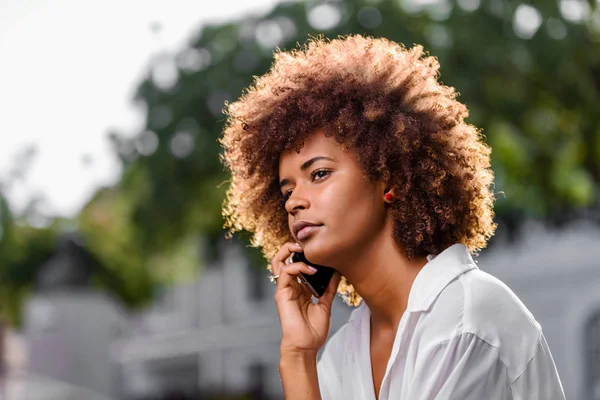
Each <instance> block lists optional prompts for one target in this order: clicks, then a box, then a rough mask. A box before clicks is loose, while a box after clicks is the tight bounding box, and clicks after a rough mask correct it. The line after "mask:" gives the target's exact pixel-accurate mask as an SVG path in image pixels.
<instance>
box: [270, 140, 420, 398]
mask: <svg viewBox="0 0 600 400" xmlns="http://www.w3.org/2000/svg"><path fill="white" fill-rule="evenodd" d="M319 156H323V157H329V158H331V159H332V160H325V159H321V160H318V161H315V162H314V163H312V164H311V165H310V166H309V167H308V168H306V169H304V170H302V169H301V166H302V164H304V163H305V162H306V161H308V160H311V159H313V158H314V157H319ZM279 177H280V182H281V183H283V185H282V186H281V191H282V195H285V196H289V197H288V198H287V201H286V203H285V210H286V212H287V213H288V222H289V227H290V231H291V232H292V234H293V235H294V233H293V229H292V226H293V224H294V223H295V222H298V221H301V220H302V221H308V222H311V223H316V224H322V226H320V227H319V228H318V230H317V232H315V233H314V234H313V235H311V236H310V237H308V238H306V239H304V240H298V238H297V237H296V236H295V235H294V238H295V239H296V242H297V243H298V244H299V245H300V246H298V245H297V244H295V243H286V244H285V245H283V246H282V247H281V249H280V250H279V252H278V253H277V255H276V256H275V257H274V258H273V260H272V261H271V266H272V268H273V272H274V274H275V275H280V277H279V279H278V280H277V290H276V293H275V303H276V305H277V310H278V314H279V319H280V323H281V329H282V340H281V360H280V374H281V377H282V382H283V386H284V392H285V394H286V399H292V398H302V399H306V398H319V394H318V381H317V377H316V367H315V364H314V362H313V361H314V360H315V359H316V354H317V351H318V350H319V349H320V348H321V347H322V346H323V345H324V344H325V342H326V339H327V335H328V333H329V322H330V318H331V304H332V302H333V299H334V297H335V293H336V289H337V285H338V283H339V274H336V275H334V279H332V282H331V283H330V285H329V288H328V289H327V292H326V293H325V295H323V296H322V297H321V298H320V299H319V301H318V303H316V304H313V303H312V300H311V296H310V293H309V292H308V290H307V289H306V288H305V287H304V286H303V285H301V284H299V283H298V282H297V281H296V277H297V276H298V275H299V273H300V272H302V273H306V274H313V273H314V272H312V271H311V270H310V269H309V268H308V266H307V265H306V264H304V263H301V262H299V263H289V260H288V259H289V257H290V255H291V254H292V252H301V251H303V252H304V253H305V255H306V257H307V258H308V259H309V260H311V262H313V263H316V264H320V265H327V266H330V267H333V268H335V269H336V270H337V271H339V273H341V274H343V275H344V276H345V277H346V279H347V280H348V282H349V283H351V284H352V285H353V286H354V288H355V289H356V291H357V292H358V293H359V294H360V296H361V297H362V298H363V301H365V302H366V304H367V306H368V307H369V309H370V311H371V344H370V352H371V370H372V374H373V386H374V388H375V395H376V397H378V396H379V389H380V386H381V381H382V379H383V375H384V373H385V368H386V366H387V362H388V359H389V357H390V353H391V349H392V345H393V342H394V338H395V335H396V331H397V328H398V324H399V322H400V319H401V317H402V315H403V313H404V311H405V310H406V306H407V303H408V295H409V292H410V288H411V286H412V283H413V281H414V279H415V277H416V276H417V274H418V272H419V271H420V270H421V268H422V267H423V266H424V265H425V264H426V262H427V260H426V258H425V257H422V258H414V259H412V260H408V259H407V258H406V257H405V256H404V254H403V252H402V250H401V249H400V248H399V247H398V245H397V244H396V242H395V241H394V239H393V236H392V231H393V219H392V215H391V213H390V212H389V210H388V203H390V201H388V200H386V199H385V198H384V196H385V194H386V193H388V192H390V193H392V195H394V188H393V187H388V182H384V181H377V182H370V181H369V180H368V179H367V178H366V176H365V174H364V173H363V171H362V169H361V167H360V164H359V163H358V162H357V159H356V157H355V153H354V152H353V151H352V150H345V149H343V148H342V147H341V146H340V145H339V144H338V143H337V142H336V141H335V139H333V138H328V137H326V136H325V135H324V132H323V131H322V130H317V131H315V132H313V133H312V134H311V135H310V136H309V137H308V138H307V139H306V140H305V142H304V147H302V149H301V150H300V152H299V153H296V152H295V151H290V152H285V153H283V154H282V155H281V157H280V162H279ZM392 201H393V200H392ZM292 365H293V366H294V367H293V368H292V367H290V366H292ZM299 365H302V366H303V367H298V366H299ZM299 389H301V390H299Z"/></svg>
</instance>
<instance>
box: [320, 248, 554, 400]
mask: <svg viewBox="0 0 600 400" xmlns="http://www.w3.org/2000/svg"><path fill="white" fill-rule="evenodd" d="M429 260H430V261H429V262H428V263H427V264H426V265H425V266H424V267H423V268H422V269H421V271H419V273H418V275H417V277H416V279H415V281H414V283H413V285H412V288H411V290H410V294H409V298H408V307H407V310H406V311H405V312H404V314H403V315H402V319H401V320H400V324H399V326H398V331H397V333H396V337H395V339H394V344H393V347H392V352H391V355H390V358H389V361H388V364H387V368H386V371H385V375H384V377H383V381H382V382H381V388H380V391H379V400H388V399H390V400H391V399H394V400H433V399H436V400H469V399H472V400H483V399H486V400H487V399H493V400H496V399H498V400H503V399H506V400H508V399H511V400H512V399H514V400H555V399H557V400H558V399H565V395H564V391H563V388H562V384H561V382H560V378H559V376H558V372H557V370H556V366H555V364H554V360H553V359H552V355H551V354H550V349H549V348H548V344H547V343H546V339H545V338H544V335H543V334H542V328H541V326H540V324H539V323H538V322H537V321H536V320H535V318H534V317H533V315H532V314H531V313H530V312H529V310H528V309H527V308H526V307H525V305H524V304H523V303H522V302H521V301H520V300H519V299H518V298H517V296H516V295H515V294H514V293H513V292H512V291H511V290H510V289H509V288H508V287H507V286H506V285H505V284H504V283H502V282H501V281H500V280H498V279H497V278H495V277H493V276H491V275H489V274H487V273H486V272H483V271H481V270H480V269H479V268H478V267H477V266H476V265H475V262H474V261H473V259H472V258H471V254H470V253H469V252H468V250H467V248H466V246H464V245H462V244H455V245H453V246H451V247H449V248H448V249H446V250H444V251H443V252H442V253H440V254H439V255H438V256H437V257H435V258H433V259H432V258H429ZM370 316H371V313H370V310H369V308H368V307H367V305H366V304H365V303H364V302H363V303H362V304H361V305H360V306H359V307H358V308H356V309H355V310H354V311H352V313H351V315H350V319H349V321H348V322H347V323H346V324H344V325H343V326H342V327H341V328H340V329H339V330H338V331H337V332H336V333H335V334H334V335H333V336H332V337H331V338H330V339H329V340H328V342H327V344H326V345H325V347H324V349H323V351H322V353H321V355H320V358H319V361H318V363H317V372H318V377H319V387H320V391H321V398H322V399H323V400H338V399H343V400H350V399H357V400H358V399H360V400H375V390H374V387H373V377H372V372H371V357H370Z"/></svg>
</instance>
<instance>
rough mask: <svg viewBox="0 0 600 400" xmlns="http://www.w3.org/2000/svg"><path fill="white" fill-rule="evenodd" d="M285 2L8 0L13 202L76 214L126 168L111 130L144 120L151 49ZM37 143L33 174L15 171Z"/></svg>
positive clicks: (2, 143)
mask: <svg viewBox="0 0 600 400" xmlns="http://www.w3.org/2000/svg"><path fill="white" fill-rule="evenodd" d="M275 3H276V0H219V1H213V0H170V1H168V2H167V1H157V0H127V1H117V0H104V1H94V2H92V1H80V0H53V1H52V2H48V1H41V0H28V1H22V0H0V60H2V61H1V62H0V115H1V117H0V126H1V128H0V183H2V184H3V189H2V190H3V193H4V195H5V196H6V197H7V198H8V200H9V204H10V206H11V208H12V210H13V211H14V212H15V213H17V214H18V213H21V212H22V211H23V210H24V207H25V206H26V205H27V204H29V203H30V201H31V200H32V199H39V211H40V212H41V213H42V214H43V215H46V216H47V217H49V216H61V217H73V216H75V215H76V214H77V212H78V211H79V210H80V209H81V207H82V206H83V205H84V204H85V203H86V202H87V200H88V199H89V198H90V197H91V196H92V195H93V193H94V192H95V190H96V189H97V188H98V187H100V186H104V185H111V184H114V183H116V182H117V181H118V179H119V177H120V174H121V169H120V165H119V162H118V160H117V158H116V156H115V154H114V153H113V152H112V151H111V148H110V143H109V141H108V137H107V132H108V131H109V130H110V129H116V130H118V131H119V132H123V133H127V134H131V135H133V134H135V133H137V132H138V131H139V130H140V129H141V128H142V126H143V125H142V122H143V121H142V117H143V114H142V112H141V111H140V110H138V109H136V108H135V107H134V105H133V103H132V96H133V91H134V89H135V87H136V85H137V83H139V82H140V81H141V79H142V77H143V76H144V74H145V73H146V69H147V66H148V61H149V60H150V58H151V56H152V55H153V54H156V53H157V52H160V51H164V50H168V51H176V50H177V49H179V48H182V47H183V46H184V45H185V43H186V41H187V40H188V39H189V38H190V37H193V35H194V33H196V32H198V30H199V28H200V27H201V26H202V24H205V23H212V22H225V21H229V20H236V19H239V18H242V17H243V16H244V15H247V14H248V13H251V14H255V15H260V14H264V13H266V12H268V11H269V10H270V9H272V8H273V6H274V5H275ZM155 23H159V24H160V26H161V29H160V31H159V33H158V34H156V33H153V31H152V29H151V26H152V25H153V24H155ZM30 146H35V148H36V152H35V153H34V157H32V158H31V162H30V163H29V167H28V168H27V169H26V170H25V172H26V173H25V174H24V177H23V178H20V179H14V178H11V173H10V171H11V169H13V168H14V166H16V165H18V164H20V163H21V164H22V163H23V162H24V160H26V157H25V155H24V154H25V153H26V149H28V148H30ZM86 160H87V161H86Z"/></svg>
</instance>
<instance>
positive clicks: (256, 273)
mask: <svg viewBox="0 0 600 400" xmlns="http://www.w3.org/2000/svg"><path fill="white" fill-rule="evenodd" d="M247 265H248V268H247V270H246V273H247V274H248V278H247V282H248V294H249V296H250V299H252V300H254V301H259V300H263V299H264V298H265V282H267V274H266V272H265V270H264V269H263V270H261V269H259V268H258V267H256V265H253V264H252V263H250V262H249V263H248V264H247Z"/></svg>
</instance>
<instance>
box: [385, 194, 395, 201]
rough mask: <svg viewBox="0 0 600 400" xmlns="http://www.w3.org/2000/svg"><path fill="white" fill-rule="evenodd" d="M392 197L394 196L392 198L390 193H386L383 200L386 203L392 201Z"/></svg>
mask: <svg viewBox="0 0 600 400" xmlns="http://www.w3.org/2000/svg"><path fill="white" fill-rule="evenodd" d="M393 197H394V196H392V194H391V193H386V194H385V199H386V200H387V201H392V198H393Z"/></svg>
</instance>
